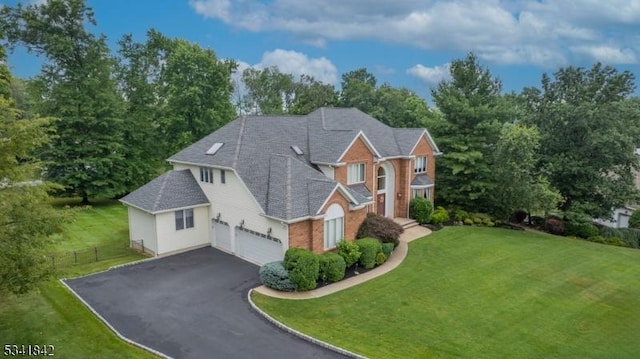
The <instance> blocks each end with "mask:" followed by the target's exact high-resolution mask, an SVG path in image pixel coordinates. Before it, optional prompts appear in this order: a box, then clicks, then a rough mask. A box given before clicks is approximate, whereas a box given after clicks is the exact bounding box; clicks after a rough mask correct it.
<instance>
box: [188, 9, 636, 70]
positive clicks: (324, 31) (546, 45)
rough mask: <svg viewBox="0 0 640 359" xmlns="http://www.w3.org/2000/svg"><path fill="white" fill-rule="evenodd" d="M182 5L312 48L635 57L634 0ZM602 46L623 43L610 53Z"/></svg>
mask: <svg viewBox="0 0 640 359" xmlns="http://www.w3.org/2000/svg"><path fill="white" fill-rule="evenodd" d="M190 4H191V6H192V7H193V8H194V9H195V11H196V12H197V13H199V14H201V15H202V16H204V17H206V18H211V19H217V20H220V21H223V22H225V23H227V24H229V25H230V26H234V27H238V28H241V29H245V30H249V31H283V32H288V33H291V34H293V35H294V37H295V38H298V39H301V41H303V42H305V43H311V44H314V46H318V47H324V46H325V45H326V41H327V40H353V39H373V40H379V41H385V42H389V43H398V44H407V45H411V46H415V47H418V48H423V49H428V50H442V51H465V52H466V51H475V52H476V53H478V54H479V56H480V57H481V58H482V59H485V60H489V61H493V62H496V63H506V64H535V65H539V66H543V67H554V66H558V65H564V64H566V62H568V61H569V60H573V59H575V58H577V59H578V60H581V59H589V60H591V59H592V58H594V57H597V58H611V59H612V60H613V61H618V62H620V61H623V62H626V61H629V60H634V61H635V62H636V63H637V61H638V57H637V56H635V54H636V53H638V52H640V44H639V43H638V42H637V41H635V39H634V36H635V34H637V33H639V32H640V0H609V1H602V0H575V1H512V0H485V1H481V0H457V1H455V2H453V1H446V0H434V1H428V2H427V1H423V0H395V1H392V0H368V1H367V0H352V1H344V0H316V1H313V2H307V1H299V0H273V1H270V2H263V1H260V0H243V1H230V0H190ZM606 48H611V49H624V50H620V52H619V53H618V54H616V53H615V52H614V51H610V50H607V49H606ZM571 49H577V51H575V50H571ZM580 49H583V50H580ZM584 49H591V50H588V51H587V50H584ZM596 55H597V56H596ZM632 55H633V56H632Z"/></svg>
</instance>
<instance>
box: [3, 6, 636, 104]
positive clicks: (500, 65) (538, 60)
mask: <svg viewBox="0 0 640 359" xmlns="http://www.w3.org/2000/svg"><path fill="white" fill-rule="evenodd" d="M42 1H46V0H31V2H42ZM22 2H23V3H27V2H28V1H24V0H23V1H22ZM2 3H4V4H8V5H14V4H15V3H16V1H15V0H10V1H2ZM87 3H88V5H89V6H90V7H92V8H93V9H94V11H95V14H96V19H97V21H98V26H97V28H95V29H93V30H92V31H95V32H101V33H104V34H105V35H106V36H107V37H108V39H109V43H110V44H111V45H112V48H113V49H114V50H115V49H116V46H115V44H116V41H117V40H118V39H119V38H121V37H122V35H124V34H126V33H131V34H133V35H134V38H135V39H136V40H138V41H145V33H146V31H147V30H148V29H150V28H155V29H157V30H159V31H160V32H162V33H164V34H165V35H168V36H171V37H179V38H184V39H187V40H189V41H192V42H195V43H198V44H200V45H201V46H203V47H207V48H211V49H213V50H214V51H215V52H216V53H217V55H218V56H219V57H221V58H232V59H235V60H236V61H238V62H239V64H240V65H241V66H240V67H241V69H242V68H246V67H248V66H255V67H265V66H271V65H277V66H279V67H280V69H281V71H283V72H288V73H292V74H294V75H296V76H297V75H300V74H301V73H306V74H310V75H313V76H314V77H316V78H317V79H319V80H322V81H324V82H328V83H332V84H334V85H336V86H339V84H340V76H341V75H342V73H344V72H348V71H350V70H354V69H357V68H360V67H366V68H367V69H368V70H369V71H370V72H372V73H373V74H374V75H375V76H376V77H377V79H378V82H379V83H383V82H388V83H390V84H391V85H393V86H405V87H408V88H410V89H411V90H413V91H415V92H416V93H417V94H419V95H421V96H423V97H425V98H429V97H430V95H429V89H430V88H431V87H432V86H434V85H435V84H436V83H437V82H438V81H440V80H442V79H443V78H446V76H447V73H448V72H447V66H448V63H449V62H450V61H451V60H452V59H456V58H463V57H464V56H465V55H466V54H467V53H468V52H469V51H473V52H475V53H476V54H477V55H478V57H479V59H480V61H481V63H482V64H483V65H484V66H486V67H488V68H489V70H490V71H491V73H492V74H493V75H494V76H498V77H499V78H500V79H501V80H502V82H503V85H504V89H505V90H506V91H512V90H513V91H516V92H519V91H520V90H521V89H522V88H523V87H526V86H537V87H539V86H540V77H541V74H542V73H543V72H547V73H552V72H554V71H555V70H557V69H558V68H560V67H562V66H568V65H574V66H583V67H590V66H591V65H592V64H593V63H595V62H596V61H601V62H603V63H605V64H608V65H613V66H615V67H617V68H618V69H620V70H630V71H631V72H633V73H634V74H635V75H636V76H640V66H639V62H640V0H607V1H602V0H572V1H570V0H556V1H545V0H539V1H525V0H522V1H520V0H502V1H501V0H485V1H482V0H457V1H442V0H431V1H425V0H395V1H387V0H315V1H302V0H270V1H266V0H262V1H260V0H237V1H232V0H153V1H139V0H127V1H124V0H108V1H107V0H88V1H87ZM9 65H10V66H11V67H12V71H13V72H14V74H16V75H18V76H22V77H29V76H33V75H35V74H37V73H38V71H39V62H38V61H37V60H34V59H33V55H28V54H26V53H25V52H24V51H16V53H14V54H13V55H11V56H10V58H9ZM638 93H639V92H638V91H636V94H638Z"/></svg>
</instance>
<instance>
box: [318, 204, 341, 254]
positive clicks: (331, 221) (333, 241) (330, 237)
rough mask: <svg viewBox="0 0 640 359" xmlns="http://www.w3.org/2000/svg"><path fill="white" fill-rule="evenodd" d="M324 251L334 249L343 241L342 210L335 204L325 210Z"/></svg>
mask: <svg viewBox="0 0 640 359" xmlns="http://www.w3.org/2000/svg"><path fill="white" fill-rule="evenodd" d="M323 237H324V249H325V250H329V249H332V248H335V247H336V245H337V243H338V242H339V241H341V240H342V239H344V209H342V206H340V205H339V204H337V203H334V204H332V205H331V206H329V208H328V209H327V212H326V214H325V217H324V236H323Z"/></svg>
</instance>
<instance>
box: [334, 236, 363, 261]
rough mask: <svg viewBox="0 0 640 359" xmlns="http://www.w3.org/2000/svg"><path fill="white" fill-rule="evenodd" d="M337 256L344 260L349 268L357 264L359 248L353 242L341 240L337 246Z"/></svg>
mask: <svg viewBox="0 0 640 359" xmlns="http://www.w3.org/2000/svg"><path fill="white" fill-rule="evenodd" d="M337 248H338V254H339V255H340V256H341V257H342V258H343V259H344V262H345V264H346V265H347V267H351V266H352V265H354V264H356V262H358V259H360V247H358V245H357V244H355V243H354V242H349V241H346V240H344V239H343V240H341V241H340V242H338V244H337Z"/></svg>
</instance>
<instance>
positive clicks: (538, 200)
mask: <svg viewBox="0 0 640 359" xmlns="http://www.w3.org/2000/svg"><path fill="white" fill-rule="evenodd" d="M539 148H540V131H539V130H538V129H537V128H536V127H534V126H527V125H524V124H521V123H516V124H509V123H507V124H505V125H504V126H503V128H502V131H501V133H500V138H499V140H498V143H497V145H496V148H495V152H494V155H493V156H494V161H493V173H494V174H495V181H496V182H495V188H494V192H493V194H492V198H493V200H494V202H495V205H494V208H495V211H494V214H495V215H496V216H497V217H498V218H501V219H504V220H508V219H509V217H510V216H511V215H512V214H513V213H514V212H515V211H516V210H519V209H526V210H528V211H529V212H531V211H532V210H533V211H539V210H542V211H545V212H548V211H551V210H553V209H555V208H556V207H557V205H558V203H559V201H560V198H561V197H560V194H559V193H558V192H557V191H555V190H553V189H552V188H550V187H549V181H547V179H546V178H545V177H544V176H542V175H541V174H538V173H536V163H537V154H538V150H539Z"/></svg>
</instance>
